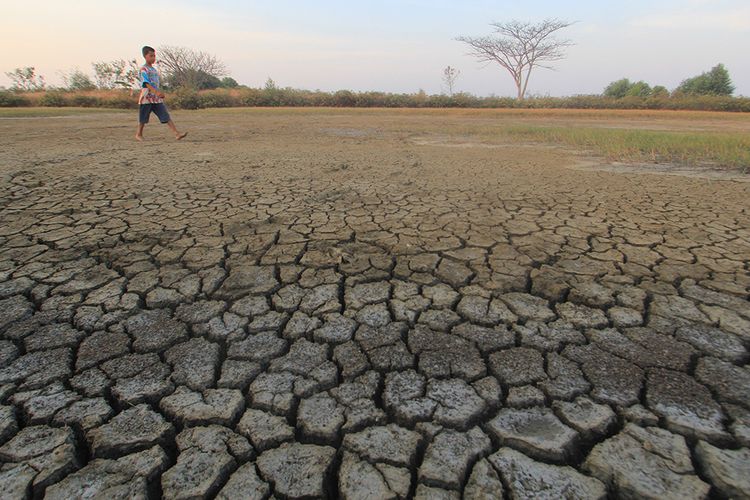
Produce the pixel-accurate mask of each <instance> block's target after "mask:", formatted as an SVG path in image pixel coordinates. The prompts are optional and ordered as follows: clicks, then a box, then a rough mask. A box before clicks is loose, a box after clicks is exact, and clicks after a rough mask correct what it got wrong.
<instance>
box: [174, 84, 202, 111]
mask: <svg viewBox="0 0 750 500" xmlns="http://www.w3.org/2000/svg"><path fill="white" fill-rule="evenodd" d="M169 104H170V105H172V106H173V107H175V108H178V109H198V108H200V107H201V101H200V97H199V96H198V92H196V91H194V90H190V89H180V90H178V91H177V92H175V93H174V94H172V96H171V98H170V101H169Z"/></svg>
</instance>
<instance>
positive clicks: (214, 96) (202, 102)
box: [198, 90, 239, 108]
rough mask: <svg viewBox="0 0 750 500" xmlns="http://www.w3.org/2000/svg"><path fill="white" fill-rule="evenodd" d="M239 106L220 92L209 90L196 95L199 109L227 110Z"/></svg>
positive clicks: (226, 93) (225, 93)
mask: <svg viewBox="0 0 750 500" xmlns="http://www.w3.org/2000/svg"><path fill="white" fill-rule="evenodd" d="M237 104H239V103H238V102H235V100H234V99H233V98H232V96H231V95H230V94H229V93H228V92H226V91H221V90H209V91H205V92H200V93H198V107H200V108H229V107H232V106H236V105H237Z"/></svg>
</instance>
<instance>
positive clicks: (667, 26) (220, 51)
mask: <svg viewBox="0 0 750 500" xmlns="http://www.w3.org/2000/svg"><path fill="white" fill-rule="evenodd" d="M0 6H1V7H2V8H1V9H0V12H2V19H0V47H2V51H0V72H2V74H1V75H0V86H8V85H9V84H10V80H9V79H8V78H7V77H6V76H5V72H6V71H11V70H13V69H14V68H16V67H22V66H35V67H36V68H37V71H38V72H39V73H41V74H42V75H44V76H45V77H46V78H47V80H48V82H50V83H53V84H60V83H61V78H60V76H59V75H60V73H61V72H62V71H69V70H71V69H73V68H76V67H77V68H79V69H81V70H84V71H86V72H88V73H91V63H92V62H94V61H109V60H113V59H121V58H122V59H130V58H134V57H138V59H139V60H140V47H141V46H142V45H145V44H148V45H152V46H154V47H156V48H157V49H158V47H159V46H160V45H182V46H187V47H191V48H195V49H199V50H203V51H206V52H210V53H212V54H215V55H217V56H218V57H219V58H221V59H222V60H223V61H224V62H225V63H226V65H227V67H228V68H229V70H230V74H231V76H232V77H234V78H235V79H236V80H237V81H239V82H240V83H243V84H246V85H250V86H255V87H258V86H262V85H263V83H264V82H265V80H266V79H267V78H268V77H271V78H273V79H274V80H275V81H276V82H277V84H278V85H280V86H282V87H286V86H290V87H295V88H305V89H321V90H339V89H349V90H355V91H361V90H382V91H388V92H415V91H417V90H418V89H424V90H425V91H427V92H428V93H439V92H440V91H441V87H442V82H441V74H442V70H443V68H445V67H446V66H448V65H451V66H453V67H455V68H458V69H459V70H460V71H461V76H460V77H459V80H458V83H457V89H458V90H460V91H466V92H470V93H473V94H477V95H490V94H495V95H515V89H514V86H513V83H512V80H511V79H510V77H509V76H508V75H507V74H506V73H504V70H502V69H500V68H499V67H498V66H486V65H483V64H480V63H478V62H476V61H475V60H474V59H472V58H471V57H470V56H467V55H466V52H467V47H466V46H464V45H463V44H461V43H459V42H456V41H454V38H455V37H457V36H461V35H485V34H489V33H490V31H491V28H490V27H489V23H490V22H493V21H507V20H511V19H518V20H531V21H538V20H542V19H544V18H546V17H557V18H560V19H564V20H568V21H576V23H577V24H575V25H574V26H572V27H571V28H568V29H567V30H565V31H564V32H563V36H564V37H566V38H569V39H571V40H572V41H573V42H575V44H576V45H575V46H573V47H571V48H570V49H569V50H568V56H567V58H566V59H565V60H563V61H560V62H558V63H555V68H556V70H555V71H548V70H537V72H536V73H535V74H534V75H533V76H532V80H531V83H530V85H529V92H530V93H532V94H538V95H547V94H548V95H553V96H564V95H572V94H587V93H600V92H601V91H602V89H603V88H604V87H605V86H606V85H607V84H608V83H609V82H611V81H613V80H617V79H619V78H623V77H627V78H630V79H631V80H645V81H647V82H649V83H650V84H651V85H664V86H666V87H667V88H669V89H673V88H674V87H676V86H677V85H678V84H679V83H680V82H681V81H682V80H683V79H685V78H687V77H691V76H695V75H697V74H699V73H701V72H703V71H706V70H708V69H710V68H711V67H713V66H714V65H716V64H717V63H720V62H721V63H724V64H725V65H726V66H727V68H728V69H729V72H730V75H731V76H732V79H733V81H734V84H735V86H736V87H737V91H736V94H737V95H750V64H749V63H748V52H749V51H750V0H629V1H628V2H604V1H601V0H596V1H595V0H577V1H557V0H530V1H525V2H519V1H517V0H494V1H492V0H463V1H459V0H365V1H354V0H347V1H344V0H305V1H303V0H274V1H257V0H255V1H254V0H246V1H239V0H213V1H206V0H187V1H181V2H178V1H176V0H149V1H147V2H122V1H120V2H111V1H106V0H99V1H93V0H79V1H76V2H63V1H60V0H35V1H34V2H33V3H32V4H25V3H23V2H11V1H9V0H2V4H0ZM157 56H158V52H157Z"/></svg>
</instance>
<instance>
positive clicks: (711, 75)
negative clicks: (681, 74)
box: [603, 64, 735, 99]
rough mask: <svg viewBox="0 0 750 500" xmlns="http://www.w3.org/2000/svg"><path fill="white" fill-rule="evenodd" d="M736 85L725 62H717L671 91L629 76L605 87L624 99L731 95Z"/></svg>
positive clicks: (612, 93) (607, 90) (606, 94)
mask: <svg viewBox="0 0 750 500" xmlns="http://www.w3.org/2000/svg"><path fill="white" fill-rule="evenodd" d="M734 90H735V87H734V85H733V84H732V79H731V78H730V76H729V71H728V70H727V68H726V67H725V66H724V65H723V64H717V65H716V66H714V67H713V68H711V70H710V71H705V72H703V73H701V74H700V75H698V76H694V77H692V78H688V79H686V80H683V81H682V83H680V85H679V86H678V87H677V88H676V89H674V90H673V91H672V92H670V91H669V90H668V89H667V88H666V87H664V86H662V85H656V86H654V87H652V86H651V85H649V84H648V83H646V82H644V81H642V80H641V81H638V82H631V81H630V79H628V78H622V79H620V80H616V81H614V82H612V83H610V84H609V85H607V88H605V89H604V92H603V94H604V95H605V96H606V97H612V98H615V99H622V98H624V97H669V96H670V95H675V96H700V95H715V96H731V95H732V94H734Z"/></svg>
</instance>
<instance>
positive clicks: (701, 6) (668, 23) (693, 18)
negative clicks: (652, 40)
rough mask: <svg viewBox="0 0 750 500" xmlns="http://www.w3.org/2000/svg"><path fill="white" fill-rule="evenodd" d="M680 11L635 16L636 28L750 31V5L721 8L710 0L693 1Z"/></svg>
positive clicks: (632, 23) (633, 21)
mask: <svg viewBox="0 0 750 500" xmlns="http://www.w3.org/2000/svg"><path fill="white" fill-rule="evenodd" d="M691 4H692V5H690V6H689V7H685V8H682V9H681V10H679V11H671V12H659V13H654V14H649V15H646V16H641V17H638V18H635V19H634V20H632V21H631V22H630V25H631V26H632V27H635V28H657V29H667V30H703V31H709V30H710V31H713V30H721V31H725V30H731V31H750V6H738V7H729V8H726V7H724V8H721V7H717V6H716V5H715V4H712V3H709V2H704V1H700V2H691Z"/></svg>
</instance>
